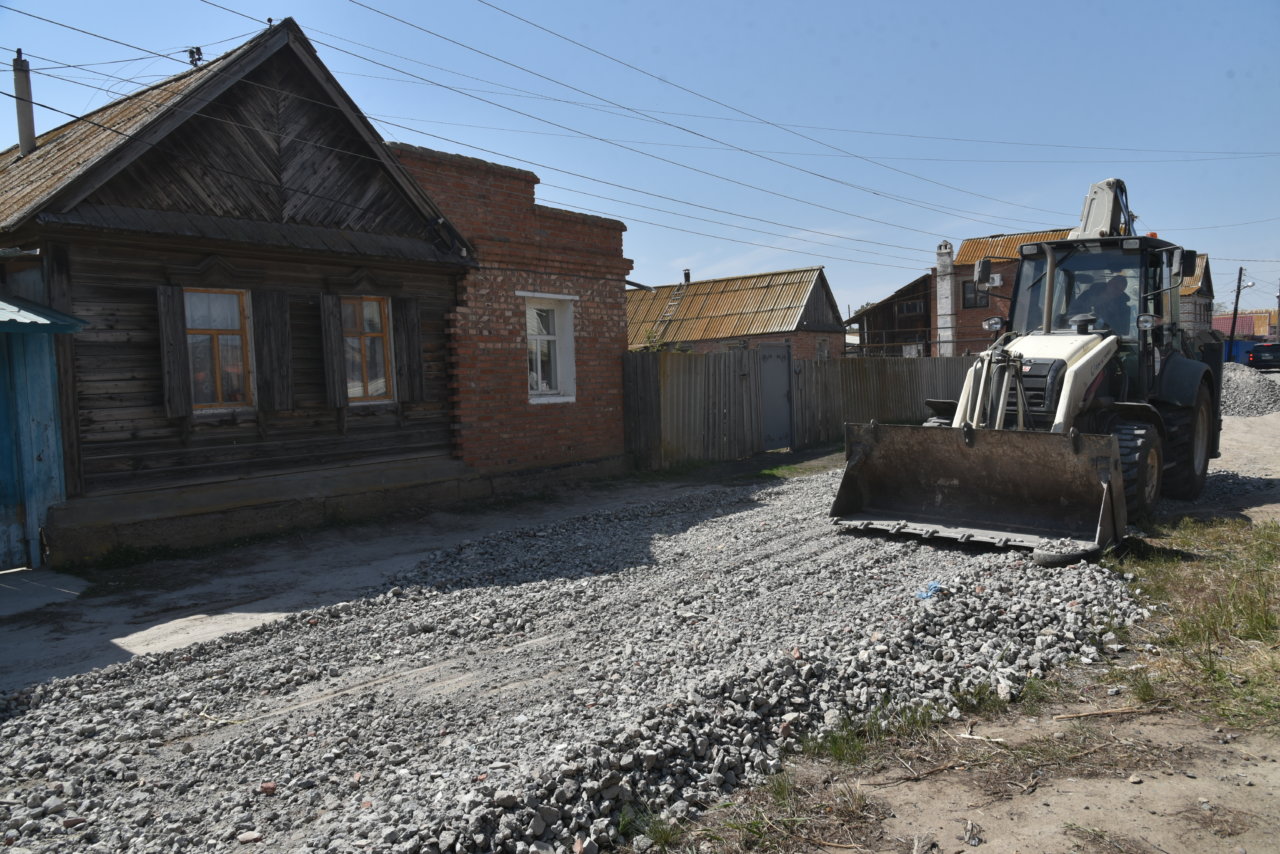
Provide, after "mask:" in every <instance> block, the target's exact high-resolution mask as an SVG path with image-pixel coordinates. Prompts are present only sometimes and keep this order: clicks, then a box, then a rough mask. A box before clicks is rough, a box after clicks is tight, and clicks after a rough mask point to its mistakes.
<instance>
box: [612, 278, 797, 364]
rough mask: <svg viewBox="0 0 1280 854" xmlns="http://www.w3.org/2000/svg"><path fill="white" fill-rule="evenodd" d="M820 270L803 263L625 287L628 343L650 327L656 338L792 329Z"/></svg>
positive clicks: (639, 340)
mask: <svg viewBox="0 0 1280 854" xmlns="http://www.w3.org/2000/svg"><path fill="white" fill-rule="evenodd" d="M821 275H822V268H821V267H805V268H803V269H799V270H782V271H779V272H774V273H760V274H757V275H754V276H731V277H728V278H723V279H705V280H702V281H697V282H689V283H687V284H675V285H662V286H659V287H656V288H654V289H653V290H651V291H641V290H632V291H627V343H628V346H630V347H633V348H634V347H643V346H644V345H645V344H647V343H649V341H650V338H651V337H653V333H654V330H660V332H659V334H658V335H657V337H658V338H659V339H660V340H662V341H707V340H712V339H718V338H740V337H743V336H747V335H768V334H772V333H779V332H795V331H796V329H797V328H798V327H799V325H800V318H801V315H802V314H803V313H804V308H805V305H806V304H807V303H808V301H809V296H810V294H811V293H812V292H813V289H814V286H815V285H816V284H817V283H818V278H819V276H821ZM681 287H683V291H679V290H678V289H680V288H681ZM677 294H679V301H678V302H677V303H676V305H675V310H674V312H673V313H672V314H671V316H670V318H669V320H667V321H666V322H665V323H664V322H663V321H662V316H663V314H664V313H665V312H666V310H667V306H668V305H669V304H671V303H672V302H674V301H675V300H674V297H676V295H677Z"/></svg>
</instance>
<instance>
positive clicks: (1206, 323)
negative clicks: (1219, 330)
mask: <svg viewBox="0 0 1280 854" xmlns="http://www.w3.org/2000/svg"><path fill="white" fill-rule="evenodd" d="M1213 299H1214V296H1213V270H1212V268H1211V267H1210V264H1209V256H1208V255H1196V270H1195V273H1193V274H1192V275H1190V276H1186V277H1184V278H1183V280H1182V285H1181V286H1180V287H1179V288H1178V314H1179V317H1178V323H1179V325H1180V326H1181V327H1182V328H1183V330H1185V331H1187V332H1191V333H1194V332H1207V331H1208V330H1210V329H1212V328H1213Z"/></svg>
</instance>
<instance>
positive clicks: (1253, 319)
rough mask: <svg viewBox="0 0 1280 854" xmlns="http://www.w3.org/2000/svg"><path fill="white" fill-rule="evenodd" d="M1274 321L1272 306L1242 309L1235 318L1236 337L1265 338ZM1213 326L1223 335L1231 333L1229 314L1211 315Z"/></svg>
mask: <svg viewBox="0 0 1280 854" xmlns="http://www.w3.org/2000/svg"><path fill="white" fill-rule="evenodd" d="M1275 323H1276V310H1275V309H1274V308H1271V309H1266V308H1252V309H1248V310H1242V311H1241V312H1240V314H1239V316H1238V317H1237V318H1236V337H1237V338H1265V337H1267V336H1268V335H1270V334H1271V330H1272V328H1273V327H1274V326H1275ZM1213 328H1214V329H1216V330H1217V331H1219V332H1221V333H1222V334H1223V335H1230V334H1231V315H1230V314H1215V315H1214V316H1213Z"/></svg>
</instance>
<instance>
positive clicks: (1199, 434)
mask: <svg viewBox="0 0 1280 854" xmlns="http://www.w3.org/2000/svg"><path fill="white" fill-rule="evenodd" d="M1164 423H1165V427H1166V428H1167V430H1168V434H1169V453H1168V455H1167V459H1168V461H1169V469H1168V471H1166V472H1165V476H1164V494H1165V495H1167V496H1169V497H1170V498H1181V499H1183V500H1190V499H1193V498H1196V497H1198V496H1199V495H1200V491H1201V490H1202V489H1204V479H1205V475H1206V474H1208V472H1209V446H1210V443H1211V440H1212V438H1213V436H1212V433H1213V393H1212V392H1210V391H1209V387H1208V386H1205V385H1201V386H1200V390H1199V391H1198V392H1196V402H1195V404H1194V405H1193V406H1191V407H1190V408H1184V409H1173V410H1169V411H1167V412H1165V414H1164Z"/></svg>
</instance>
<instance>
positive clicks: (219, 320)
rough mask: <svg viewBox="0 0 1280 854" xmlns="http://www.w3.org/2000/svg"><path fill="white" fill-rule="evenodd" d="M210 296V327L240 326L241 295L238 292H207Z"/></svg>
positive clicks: (227, 327)
mask: <svg viewBox="0 0 1280 854" xmlns="http://www.w3.org/2000/svg"><path fill="white" fill-rule="evenodd" d="M205 296H207V297H208V298H209V313H210V319H211V320H212V322H211V323H210V324H209V328H210V329H239V328H240V297H239V296H238V295H236V294H205Z"/></svg>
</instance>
